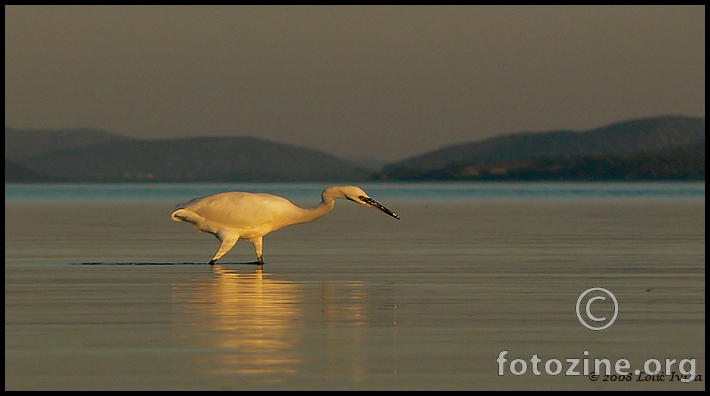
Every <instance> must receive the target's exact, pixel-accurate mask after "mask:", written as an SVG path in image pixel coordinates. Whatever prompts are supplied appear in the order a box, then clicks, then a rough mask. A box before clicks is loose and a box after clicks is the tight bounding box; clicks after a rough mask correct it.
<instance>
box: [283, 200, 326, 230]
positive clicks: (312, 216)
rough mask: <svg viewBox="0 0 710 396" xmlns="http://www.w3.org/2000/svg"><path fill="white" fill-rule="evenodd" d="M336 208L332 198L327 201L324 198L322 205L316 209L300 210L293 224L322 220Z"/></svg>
mask: <svg viewBox="0 0 710 396" xmlns="http://www.w3.org/2000/svg"><path fill="white" fill-rule="evenodd" d="M334 207H335V201H334V200H333V199H332V198H331V199H329V200H326V199H325V197H324V199H323V200H321V202H320V204H319V205H318V206H316V207H314V208H308V209H306V208H299V210H298V216H297V217H294V218H293V220H292V222H291V224H300V223H308V222H310V221H313V220H317V219H320V218H321V217H323V216H325V215H327V214H328V213H330V211H331V210H333V208H334Z"/></svg>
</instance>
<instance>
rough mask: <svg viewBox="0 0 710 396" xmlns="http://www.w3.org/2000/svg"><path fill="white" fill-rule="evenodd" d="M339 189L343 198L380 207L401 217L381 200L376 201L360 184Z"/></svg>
mask: <svg viewBox="0 0 710 396" xmlns="http://www.w3.org/2000/svg"><path fill="white" fill-rule="evenodd" d="M339 191H340V193H341V194H342V198H345V199H347V200H348V201H353V202H357V203H359V204H360V205H365V206H370V207H372V208H376V209H379V210H381V211H383V212H385V213H387V214H388V215H390V216H392V217H394V218H395V219H399V216H397V213H395V212H393V211H391V210H389V209H387V208H386V207H385V206H384V205H382V204H380V203H379V202H377V201H375V200H374V199H372V198H370V196H369V195H367V193H366V192H365V190H363V189H362V188H360V187H358V186H344V187H339Z"/></svg>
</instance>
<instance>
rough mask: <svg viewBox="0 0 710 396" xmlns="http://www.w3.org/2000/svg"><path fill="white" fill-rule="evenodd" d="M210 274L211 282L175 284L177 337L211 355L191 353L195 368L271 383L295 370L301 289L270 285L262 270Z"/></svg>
mask: <svg viewBox="0 0 710 396" xmlns="http://www.w3.org/2000/svg"><path fill="white" fill-rule="evenodd" d="M212 270H213V271H214V274H215V276H214V278H212V279H209V280H204V281H201V282H196V284H189V285H185V284H182V285H176V287H175V289H174V293H173V299H174V300H175V302H176V304H174V307H175V310H176V312H175V314H176V315H175V321H176V322H177V323H179V324H180V326H178V331H177V337H178V338H179V339H180V340H181V341H183V342H187V343H188V344H189V345H190V346H191V347H197V348H210V349H212V350H214V351H215V352H216V353H212V354H198V355H196V356H199V357H198V358H197V359H199V362H198V365H199V366H204V367H201V368H203V369H205V370H207V371H208V372H211V373H214V374H229V373H234V374H250V375H260V376H264V377H269V378H272V377H273V378H272V379H273V380H278V379H279V378H283V377H284V376H287V375H289V374H292V373H294V372H295V371H297V367H296V366H297V365H298V364H299V363H300V361H301V359H300V358H299V356H298V355H297V354H296V353H295V351H294V350H293V347H294V345H296V344H297V343H298V341H299V340H298V338H299V332H298V331H296V329H297V328H299V327H302V324H303V322H302V318H303V315H302V314H301V313H300V312H299V311H298V310H299V296H300V295H301V290H300V288H301V285H299V284H295V283H288V282H280V281H274V280H272V279H270V277H269V274H265V273H264V271H263V269H262V268H261V266H258V267H257V269H256V270H255V271H253V272H249V273H239V272H237V271H235V270H229V269H225V268H223V267H222V266H220V265H214V266H212ZM185 286H187V287H185Z"/></svg>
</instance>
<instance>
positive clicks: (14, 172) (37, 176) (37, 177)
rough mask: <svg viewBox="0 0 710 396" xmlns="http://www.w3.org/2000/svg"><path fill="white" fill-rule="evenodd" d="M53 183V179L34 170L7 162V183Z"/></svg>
mask: <svg viewBox="0 0 710 396" xmlns="http://www.w3.org/2000/svg"><path fill="white" fill-rule="evenodd" d="M48 181H52V178H51V177H49V176H47V175H45V174H43V173H40V172H37V171H34V170H32V169H28V168H25V167H24V166H22V165H20V164H16V163H14V162H11V161H8V160H7V159H6V160H5V182H6V183H7V182H10V183H14V182H24V183H35V182H37V183H39V182H48Z"/></svg>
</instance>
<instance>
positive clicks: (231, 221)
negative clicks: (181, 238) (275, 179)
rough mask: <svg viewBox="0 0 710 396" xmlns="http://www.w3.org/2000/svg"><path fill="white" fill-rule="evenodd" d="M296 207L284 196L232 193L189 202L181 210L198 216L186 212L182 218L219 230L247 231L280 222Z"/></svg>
mask: <svg viewBox="0 0 710 396" xmlns="http://www.w3.org/2000/svg"><path fill="white" fill-rule="evenodd" d="M293 208H295V206H294V205H293V203H291V201H289V200H287V199H286V198H283V197H279V196H275V195H271V194H252V193H243V192H229V193H222V194H216V195H212V196H209V197H204V198H198V199H193V200H190V201H187V202H186V203H185V205H183V209H182V210H186V211H189V212H192V213H194V215H196V216H194V215H192V216H191V215H185V217H186V218H188V220H183V221H188V222H192V221H190V220H189V219H190V218H193V219H196V220H198V221H203V222H204V221H206V222H209V223H210V224H213V225H214V226H216V227H218V228H219V229H221V228H223V227H226V228H230V229H235V230H240V231H245V230H252V229H255V228H262V227H268V226H270V225H272V224H275V223H279V222H280V221H281V220H282V217H287V216H288V213H289V211H291V210H293ZM176 213H177V211H176ZM193 224H196V223H193Z"/></svg>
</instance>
